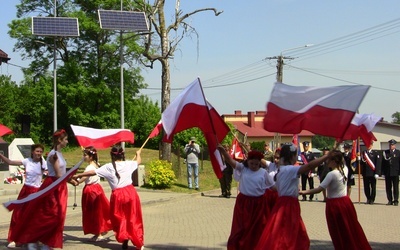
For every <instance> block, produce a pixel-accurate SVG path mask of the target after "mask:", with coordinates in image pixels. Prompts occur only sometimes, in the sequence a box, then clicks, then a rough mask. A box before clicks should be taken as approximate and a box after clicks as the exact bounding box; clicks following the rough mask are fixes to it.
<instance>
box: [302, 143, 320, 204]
mask: <svg viewBox="0 0 400 250" xmlns="http://www.w3.org/2000/svg"><path fill="white" fill-rule="evenodd" d="M309 147H310V142H308V141H304V142H303V149H304V151H303V152H301V154H300V157H301V161H302V164H307V163H309V162H310V161H312V160H315V158H316V157H315V156H314V155H313V154H312V152H311V151H309ZM314 174H315V169H313V170H310V172H308V173H304V174H301V190H306V189H307V188H306V186H307V181H308V185H309V186H310V189H313V188H314V178H313V177H314ZM313 198H314V195H313V194H310V197H309V201H312V199H313ZM306 200H307V198H306V195H303V199H302V201H306Z"/></svg>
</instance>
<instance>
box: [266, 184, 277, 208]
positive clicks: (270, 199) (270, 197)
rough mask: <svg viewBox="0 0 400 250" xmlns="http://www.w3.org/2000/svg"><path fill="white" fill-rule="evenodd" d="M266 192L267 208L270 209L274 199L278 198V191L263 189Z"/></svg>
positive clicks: (274, 202) (272, 206)
mask: <svg viewBox="0 0 400 250" xmlns="http://www.w3.org/2000/svg"><path fill="white" fill-rule="evenodd" d="M265 192H266V193H267V204H268V207H269V210H270V211H272V209H273V208H274V206H275V204H276V200H277V199H278V191H276V190H272V189H267V190H266V191H265Z"/></svg>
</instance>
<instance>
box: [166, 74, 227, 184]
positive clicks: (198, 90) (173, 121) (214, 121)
mask: <svg viewBox="0 0 400 250" xmlns="http://www.w3.org/2000/svg"><path fill="white" fill-rule="evenodd" d="M161 122H162V126H163V128H164V131H165V137H164V138H163V141H165V142H172V140H173V137H174V135H175V134H176V133H179V132H181V131H183V130H186V129H189V128H194V127H197V128H199V129H200V130H201V131H202V132H203V134H204V136H205V138H206V141H207V145H208V149H209V151H210V152H209V153H210V160H211V163H212V165H213V169H214V172H215V174H216V175H217V177H218V178H220V177H222V170H223V169H224V168H225V165H224V164H223V163H222V160H221V155H220V153H219V151H218V150H217V143H221V142H222V140H223V139H224V138H225V136H226V135H227V134H228V132H229V131H230V129H229V127H228V125H227V124H226V123H225V122H224V120H223V119H222V118H221V116H220V115H219V114H218V112H217V111H216V110H215V109H214V107H213V106H212V105H211V104H210V103H209V102H207V101H206V99H205V97H204V95H203V89H202V87H201V84H200V80H199V79H198V78H197V79H196V80H195V81H193V82H192V83H191V84H189V85H188V86H187V87H186V88H185V89H184V90H183V91H182V92H181V93H180V94H179V95H178V96H177V97H176V98H175V100H174V101H173V102H172V103H171V104H170V105H169V106H168V107H167V108H166V109H165V110H164V112H163V113H162V115H161Z"/></svg>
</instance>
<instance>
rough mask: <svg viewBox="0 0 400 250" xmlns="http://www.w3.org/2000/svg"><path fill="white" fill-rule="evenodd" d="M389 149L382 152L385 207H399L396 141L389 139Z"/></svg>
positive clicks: (398, 155) (399, 165)
mask: <svg viewBox="0 0 400 250" xmlns="http://www.w3.org/2000/svg"><path fill="white" fill-rule="evenodd" d="M388 142H389V149H388V150H385V151H383V162H382V174H383V175H385V186H386V197H387V199H388V203H387V204H386V205H395V206H398V205H399V170H400V151H399V150H398V149H396V143H397V141H396V140H394V139H391V140H390V141H388Z"/></svg>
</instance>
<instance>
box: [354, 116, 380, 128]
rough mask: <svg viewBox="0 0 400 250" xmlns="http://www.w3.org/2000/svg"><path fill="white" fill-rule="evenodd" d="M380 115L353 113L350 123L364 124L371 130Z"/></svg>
mask: <svg viewBox="0 0 400 250" xmlns="http://www.w3.org/2000/svg"><path fill="white" fill-rule="evenodd" d="M380 119H381V117H379V116H375V115H374V114H355V115H354V117H353V120H352V121H351V124H353V125H356V126H361V125H364V126H365V128H366V129H367V131H368V132H371V131H372V129H373V128H374V127H375V125H376V123H377V122H379V120H380Z"/></svg>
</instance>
